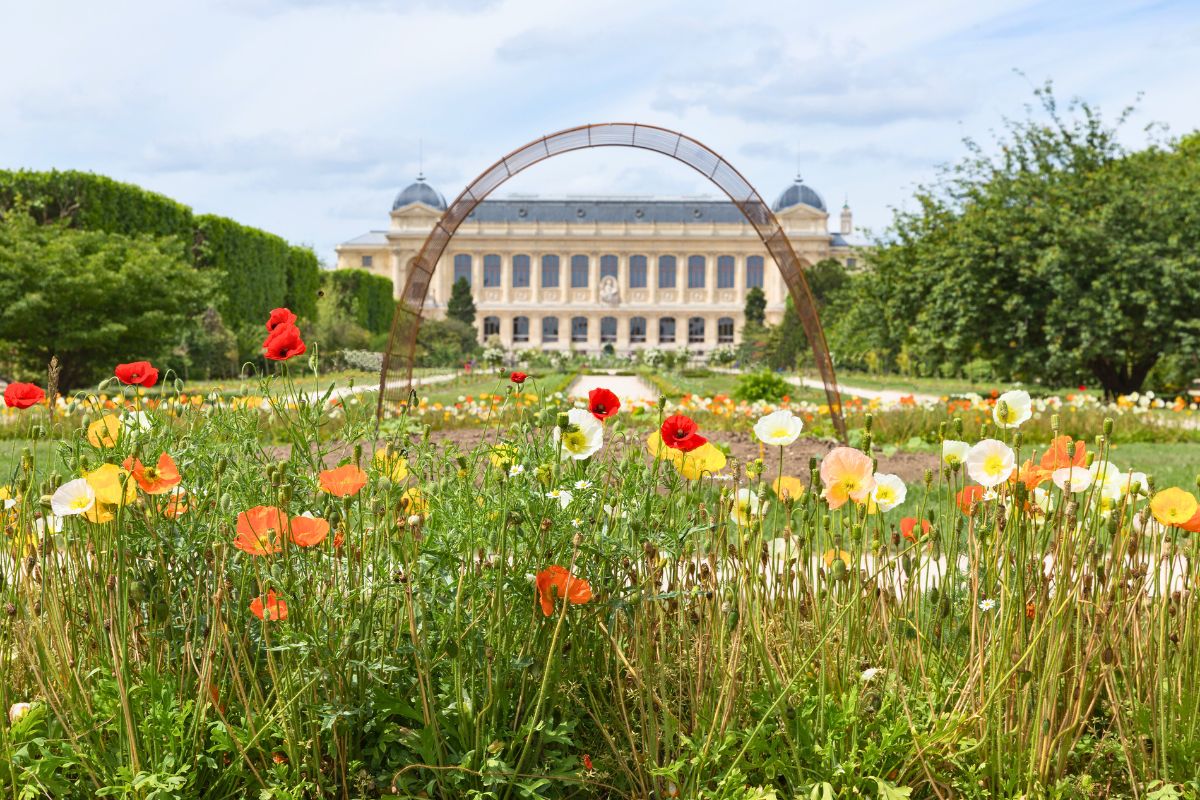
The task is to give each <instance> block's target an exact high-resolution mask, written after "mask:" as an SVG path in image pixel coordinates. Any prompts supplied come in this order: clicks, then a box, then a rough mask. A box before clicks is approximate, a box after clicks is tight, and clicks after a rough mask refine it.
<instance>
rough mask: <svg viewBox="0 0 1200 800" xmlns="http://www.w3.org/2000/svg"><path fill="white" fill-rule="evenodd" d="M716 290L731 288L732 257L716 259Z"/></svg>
mask: <svg viewBox="0 0 1200 800" xmlns="http://www.w3.org/2000/svg"><path fill="white" fill-rule="evenodd" d="M717 288H718V289H732V288H733V256H719V257H718V258H717Z"/></svg>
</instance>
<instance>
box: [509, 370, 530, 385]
mask: <svg viewBox="0 0 1200 800" xmlns="http://www.w3.org/2000/svg"><path fill="white" fill-rule="evenodd" d="M528 377H529V376H528V375H526V374H525V373H524V372H514V373H513V374H511V375H509V376H508V379H509V380H510V381H512V382H513V383H515V384H516V385H517V386H520V385H521V384H522V383H524V382H525V379H526V378H528Z"/></svg>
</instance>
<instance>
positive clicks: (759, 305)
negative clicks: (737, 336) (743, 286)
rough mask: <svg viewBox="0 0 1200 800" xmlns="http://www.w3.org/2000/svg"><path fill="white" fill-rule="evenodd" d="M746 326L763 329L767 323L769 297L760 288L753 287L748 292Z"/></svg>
mask: <svg viewBox="0 0 1200 800" xmlns="http://www.w3.org/2000/svg"><path fill="white" fill-rule="evenodd" d="M744 314H745V319H746V326H747V327H751V326H756V327H759V328H761V327H762V326H763V325H765V324H766V321H767V296H766V295H765V294H763V290H762V289H760V288H759V287H757V286H755V287H752V288H751V289H750V290H749V291H748V292H746V308H745V311H744Z"/></svg>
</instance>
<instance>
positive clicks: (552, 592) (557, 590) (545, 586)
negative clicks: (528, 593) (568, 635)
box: [536, 564, 592, 617]
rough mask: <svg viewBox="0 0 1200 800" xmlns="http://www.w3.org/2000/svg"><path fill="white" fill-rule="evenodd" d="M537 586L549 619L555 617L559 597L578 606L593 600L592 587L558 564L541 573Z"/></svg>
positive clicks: (544, 612)
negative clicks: (555, 605) (556, 600)
mask: <svg viewBox="0 0 1200 800" xmlns="http://www.w3.org/2000/svg"><path fill="white" fill-rule="evenodd" d="M536 584H537V593H538V600H539V601H540V602H541V604H542V613H543V614H545V615H546V616H547V617H550V616H553V615H554V601H555V598H557V597H565V598H566V599H567V601H568V602H570V603H575V604H576V605H578V604H580V603H586V602H587V601H588V600H591V599H592V587H591V586H590V585H589V584H588V582H587V581H585V580H584V579H583V578H576V577H575V576H574V575H572V574H571V573H570V572H568V571H567V570H566V569H564V568H563V567H560V566H558V565H557V564H554V565H552V566H549V567H546V568H545V569H544V570H542V571H541V572H539V573H538V574H537V580H536Z"/></svg>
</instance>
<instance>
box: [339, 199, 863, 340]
mask: <svg viewBox="0 0 1200 800" xmlns="http://www.w3.org/2000/svg"><path fill="white" fill-rule="evenodd" d="M772 208H773V209H774V211H775V214H776V216H777V217H778V219H779V222H780V224H781V225H782V226H783V229H784V231H785V232H786V233H787V235H788V238H790V239H791V241H792V245H793V247H794V248H795V250H796V253H797V254H798V255H799V256H800V257H801V258H803V259H806V260H807V261H808V262H809V263H813V264H815V263H816V262H818V261H820V260H822V259H825V258H834V259H837V260H838V261H841V262H842V263H843V264H845V265H846V266H847V267H848V268H853V267H854V266H855V263H856V260H857V257H858V256H856V250H857V248H859V247H860V246H861V245H862V241H861V239H860V238H859V237H857V236H856V235H855V233H854V229H853V220H852V217H851V213H850V208H849V206H848V205H847V206H843V208H842V210H841V214H840V217H839V220H838V222H839V225H838V230H837V231H836V232H831V231H830V230H829V212H828V211H827V209H826V206H825V201H824V200H823V199H822V197H821V195H820V194H818V193H817V192H816V191H815V190H814V189H812V188H811V187H809V186H808V185H807V184H805V183H804V182H803V181H802V180H801V179H800V178H799V177H797V178H796V180H795V182H793V183H792V184H791V185H790V186H788V187H787V189H785V190H784V191H783V193H782V194H780V196H779V198H778V199H777V200H776V201H775V203H774V205H773V206H772ZM445 209H446V200H445V198H444V197H443V196H442V195H441V194H440V193H439V192H437V191H436V190H435V189H434V188H433V187H432V186H430V185H429V183H427V182H426V181H425V179H424V177H418V178H417V180H416V182H415V183H413V184H411V185H410V186H408V187H406V188H405V189H404V190H403V191H401V192H400V193H399V194H398V195H397V196H396V199H395V202H394V203H393V204H392V211H391V222H390V225H389V226H388V228H387V229H386V230H375V231H370V232H368V233H366V234H363V235H362V236H359V237H357V238H355V239H351V240H350V241H348V242H345V243H343V244H342V245H340V246H338V248H337V267H338V268H339V269H365V270H369V271H371V272H373V273H375V274H378V275H384V276H386V277H389V278H391V279H392V281H393V283H394V285H395V291H396V294H397V295H399V293H400V291H401V289H402V287H403V286H404V280H405V277H406V276H405V269H406V268H407V265H408V262H409V261H410V260H411V259H412V258H414V257H415V256H416V255H417V253H418V252H419V251H420V249H421V246H422V244H424V242H425V237H426V236H427V235H428V234H429V232H430V230H431V229H432V228H433V225H434V224H435V223H436V222H437V220H438V218H439V217H440V216H441V214H442V212H443V211H445ZM459 278H465V279H466V280H467V282H468V283H469V284H470V286H471V289H472V295H473V297H474V300H475V307H476V310H477V314H476V326H477V327H478V330H479V337H480V341H481V342H483V341H487V340H488V339H490V338H491V337H493V336H494V337H498V338H499V340H500V342H501V343H502V344H503V345H504V346H505V347H506V348H512V349H518V350H519V349H524V348H543V349H574V350H579V351H586V352H599V351H601V350H604V349H606V347H607V346H609V345H611V347H612V348H613V349H614V350H616V351H617V352H625V351H628V350H631V349H637V348H644V347H656V348H680V347H683V346H686V347H688V348H689V349H691V350H694V351H697V352H704V351H707V350H710V349H712V348H715V347H719V346H724V345H733V344H736V343H737V342H739V341H740V336H741V329H742V325H743V316H744V313H743V311H744V305H745V298H746V292H747V291H748V290H749V289H751V288H752V287H756V286H757V287H759V288H761V289H762V290H763V292H764V293H765V295H766V300H767V307H766V318H767V321H768V322H769V323H775V322H778V321H779V320H780V319H781V318H782V316H783V312H784V304H785V301H786V298H787V287H786V285H785V284H784V282H783V277H782V275H780V273H779V270H778V268H777V267H776V266H775V262H774V261H772V260H771V257H770V255H769V254H768V253H767V250H766V248H765V247H764V246H763V244H762V242H761V241H760V240H759V238H758V234H757V233H756V232H755V230H754V227H753V226H752V225H750V223H749V222H747V221H746V219H745V217H743V216H742V213H741V212H740V211H739V210H738V208H737V207H736V206H735V205H733V203H731V202H729V201H725V200H713V199H707V198H697V199H691V198H679V199H666V198H653V197H565V198H558V199H552V198H541V197H534V196H530V197H525V196H514V197H509V198H506V199H501V200H485V201H483V202H482V203H481V204H480V205H479V206H478V207H477V208H476V209H475V211H474V212H473V213H472V214H471V215H470V216H469V217H468V218H467V219H466V220H464V221H463V223H462V225H461V226H460V227H459V229H458V232H457V233H456V234H455V236H454V238H453V239H452V240H451V241H450V246H449V247H448V248H447V250H446V253H445V254H444V255H443V257H442V259H441V261H440V262H439V263H438V265H437V268H436V270H435V272H434V277H433V283H432V285H431V286H430V289H429V296H428V298H427V300H426V304H425V313H426V314H427V315H429V316H444V315H445V310H446V303H447V301H448V300H449V298H450V292H451V287H452V286H453V284H454V282H455V281H456V280H458V279H459Z"/></svg>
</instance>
